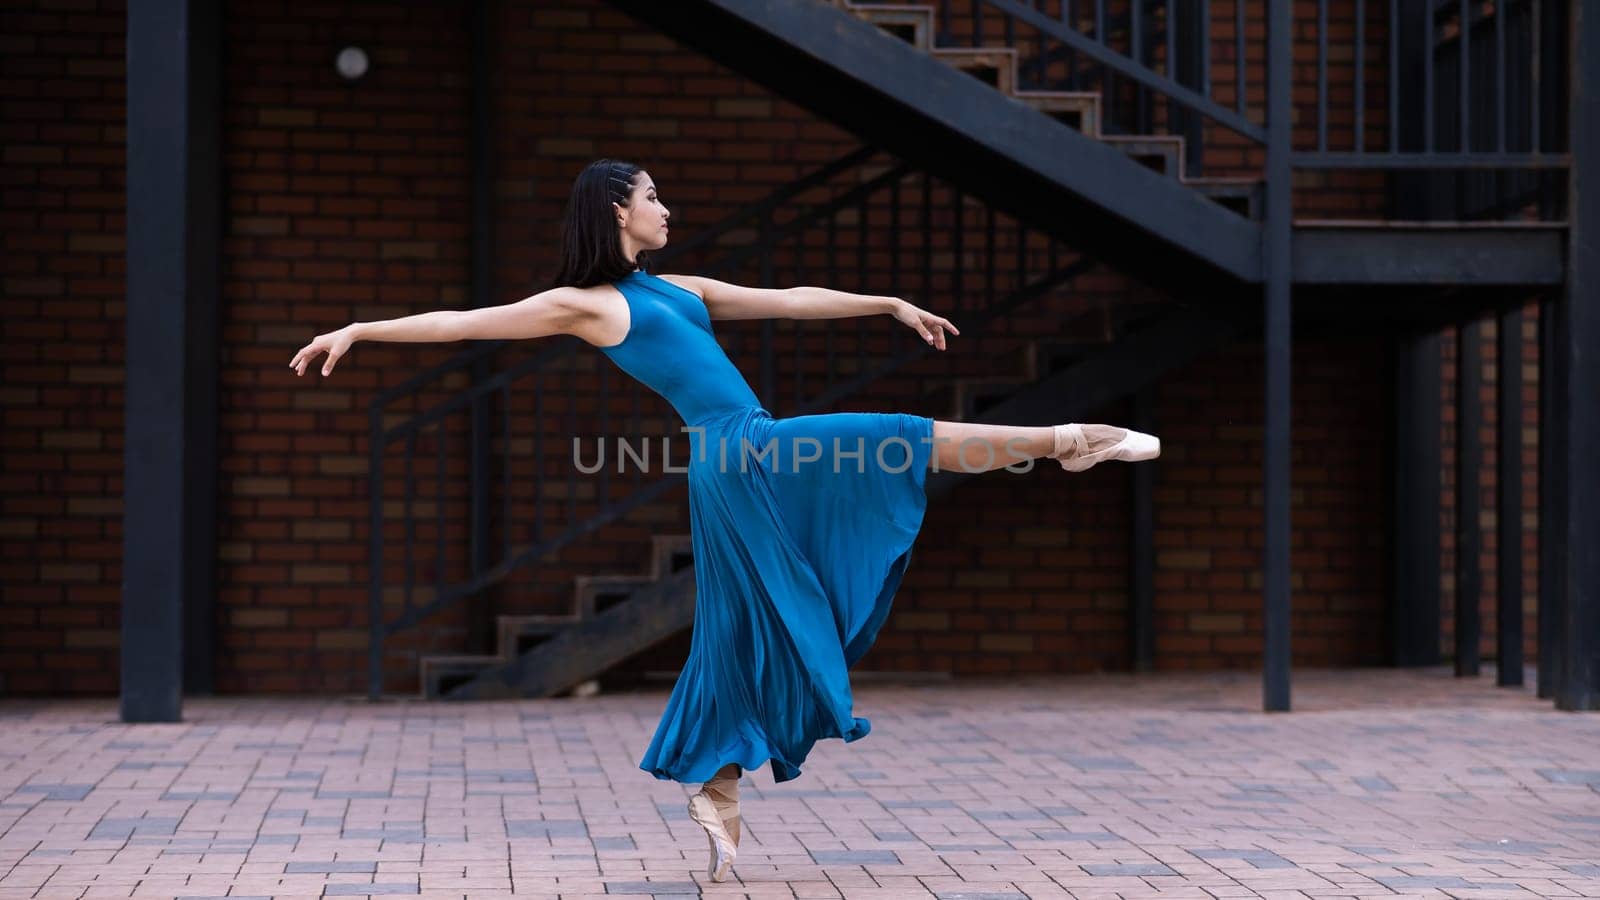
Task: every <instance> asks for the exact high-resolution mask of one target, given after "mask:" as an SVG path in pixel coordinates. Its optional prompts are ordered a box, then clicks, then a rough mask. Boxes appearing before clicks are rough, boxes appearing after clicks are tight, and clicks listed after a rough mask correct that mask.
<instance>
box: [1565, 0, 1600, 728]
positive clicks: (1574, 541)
mask: <svg viewBox="0 0 1600 900" xmlns="http://www.w3.org/2000/svg"><path fill="white" fill-rule="evenodd" d="M1570 16H1571V22H1572V27H1571V29H1570V40H1571V42H1572V43H1571V45H1570V46H1571V48H1572V49H1571V57H1570V58H1571V60H1572V65H1571V68H1570V75H1569V78H1570V81H1569V85H1570V86H1569V88H1568V90H1569V95H1568V96H1569V100H1568V102H1569V103H1570V109H1571V113H1570V114H1569V115H1568V117H1567V122H1568V127H1569V128H1570V129H1571V139H1570V145H1571V154H1572V170H1571V172H1570V173H1569V176H1568V179H1567V210H1568V212H1567V283H1566V291H1565V293H1564V296H1563V297H1562V302H1563V304H1564V305H1565V307H1566V308H1565V309H1564V310H1563V315H1562V324H1563V325H1565V326H1566V327H1565V328H1564V329H1562V332H1561V334H1560V340H1561V342H1562V344H1563V345H1564V346H1563V348H1562V350H1563V356H1564V357H1565V359H1564V365H1565V369H1566V379H1565V380H1566V388H1565V392H1566V397H1565V400H1566V403H1565V404H1564V406H1565V410H1564V412H1565V418H1566V429H1565V430H1566V434H1565V435H1564V436H1565V437H1566V446H1565V448H1564V449H1565V451H1566V471H1565V473H1564V474H1565V475H1566V479H1567V506H1566V510H1565V512H1566V520H1567V527H1566V548H1567V551H1568V552H1567V553H1566V556H1565V560H1564V561H1565V566H1566V576H1565V578H1564V581H1565V583H1566V590H1565V597H1564V600H1565V609H1564V610H1563V612H1564V613H1565V616H1564V621H1562V622H1561V624H1560V631H1561V635H1562V640H1563V641H1564V643H1565V645H1566V647H1565V652H1564V654H1563V659H1564V663H1565V664H1564V666H1563V669H1564V672H1563V673H1562V674H1563V676H1564V677H1563V678H1562V680H1561V683H1560V684H1559V686H1558V687H1557V690H1556V706H1557V708H1559V709H1567V710H1596V709H1600V477H1597V476H1596V473H1595V464H1594V461H1595V459H1596V458H1600V416H1596V415H1594V406H1593V399H1594V398H1595V397H1600V359H1596V356H1595V352H1594V348H1595V347H1600V304H1596V303H1595V302H1594V300H1595V295H1594V294H1595V289H1596V287H1597V286H1600V247H1597V246H1596V245H1595V234H1596V233H1600V184H1596V178H1597V177H1600V171H1597V170H1596V169H1595V168H1594V160H1595V157H1596V156H1600V10H1596V9H1595V8H1594V6H1593V4H1588V3H1580V2H1574V3H1572V4H1571V13H1570Z"/></svg>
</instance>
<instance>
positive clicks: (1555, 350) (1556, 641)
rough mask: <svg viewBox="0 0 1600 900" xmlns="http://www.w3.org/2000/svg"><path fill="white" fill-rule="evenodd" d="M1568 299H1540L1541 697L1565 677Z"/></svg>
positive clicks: (1547, 695) (1549, 694) (1552, 693)
mask: <svg viewBox="0 0 1600 900" xmlns="http://www.w3.org/2000/svg"><path fill="white" fill-rule="evenodd" d="M1562 305H1563V301H1562V299H1561V296H1560V294H1551V295H1549V296H1546V297H1544V298H1543V300H1542V301H1541V302H1540V304H1539V684H1538V692H1539V696H1540V697H1545V698H1552V697H1554V696H1555V695H1556V685H1558V684H1560V683H1561V682H1562V680H1563V678H1564V677H1565V676H1564V675H1563V671H1564V670H1563V668H1562V665H1561V657H1562V653H1563V652H1564V650H1565V646H1564V644H1563V643H1562V640H1561V630H1560V629H1561V623H1562V622H1563V621H1565V620H1566V615H1567V614H1566V604H1565V603H1564V602H1563V600H1562V598H1563V596H1564V591H1565V588H1566V558H1567V512H1566V508H1567V478H1566V464H1567V456H1566V446H1567V439H1566V425H1567V404H1566V380H1567V375H1566V370H1565V367H1564V366H1562V365H1561V362H1562V360H1563V358H1564V352H1563V346H1564V345H1563V344H1562V335H1563V334H1564V333H1565V329H1563V328H1562V327H1561V322H1560V317H1561V310H1562Z"/></svg>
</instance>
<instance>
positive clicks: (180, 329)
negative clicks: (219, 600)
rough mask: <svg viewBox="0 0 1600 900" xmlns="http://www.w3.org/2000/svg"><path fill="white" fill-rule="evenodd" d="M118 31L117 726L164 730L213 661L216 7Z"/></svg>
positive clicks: (177, 0) (201, 686) (164, 15)
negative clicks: (122, 151)
mask: <svg viewBox="0 0 1600 900" xmlns="http://www.w3.org/2000/svg"><path fill="white" fill-rule="evenodd" d="M127 23H128V25H127V28H128V30H127V59H128V72H127V220H126V227H127V238H126V240H127V243H126V247H127V251H126V252H127V315H126V316H125V322H126V342H127V344H126V381H125V388H124V406H123V412H124V418H123V422H124V424H123V429H124V451H123V466H124V468H123V484H124V489H123V554H122V559H123V568H122V646H121V716H122V721H124V722H177V721H181V720H182V716H183V692H184V691H185V690H189V691H192V692H195V693H209V692H210V691H211V690H212V684H213V683H212V670H213V667H214V661H215V660H214V652H215V644H214V635H215V632H216V610H215V606H214V602H213V598H214V596H215V593H216V592H215V590H214V582H215V570H214V566H215V559H216V539H217V533H216V494H217V489H216V488H217V426H218V414H217V378H218V354H217V349H216V348H217V345H218V330H217V324H218V323H217V308H218V305H219V303H218V296H217V295H218V289H219V275H218V271H219V263H218V258H219V245H218V237H217V236H218V234H219V233H220V223H221V214H222V201H221V192H220V185H221V155H220V151H219V147H220V131H221V129H220V125H219V111H220V107H221V98H220V88H219V86H218V81H219V77H218V76H219V74H220V72H221V50H220V47H221V43H222V41H221V13H220V11H219V8H218V7H217V6H216V5H215V4H210V3H201V2H190V0H134V2H133V3H132V4H131V5H130V6H129V8H128V15H127ZM284 362H285V364H287V362H288V360H287V358H286V359H285V360H284ZM175 512H176V514H175Z"/></svg>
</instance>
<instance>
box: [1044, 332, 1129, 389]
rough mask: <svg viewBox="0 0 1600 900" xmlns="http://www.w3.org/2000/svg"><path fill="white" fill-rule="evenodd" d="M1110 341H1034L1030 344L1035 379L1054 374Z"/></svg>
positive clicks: (1085, 339) (1090, 339) (1087, 339)
mask: <svg viewBox="0 0 1600 900" xmlns="http://www.w3.org/2000/svg"><path fill="white" fill-rule="evenodd" d="M1108 343H1110V341H1108V340H1099V339H1095V338H1083V339H1081V340H1048V341H1034V342H1033V343H1031V344H1029V345H1028V350H1029V351H1030V355H1031V357H1032V359H1031V360H1030V365H1031V367H1032V371H1033V377H1034V380H1038V379H1040V378H1045V377H1047V376H1049V375H1053V374H1055V373H1056V372H1059V371H1061V370H1062V369H1065V368H1067V367H1068V366H1071V365H1073V364H1074V363H1076V362H1077V361H1078V360H1080V359H1083V358H1084V357H1085V356H1088V355H1089V354H1091V353H1093V352H1095V350H1096V349H1098V348H1100V347H1104V346H1105V345H1106V344H1108Z"/></svg>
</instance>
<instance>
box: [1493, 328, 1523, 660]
mask: <svg viewBox="0 0 1600 900" xmlns="http://www.w3.org/2000/svg"><path fill="white" fill-rule="evenodd" d="M1498 338H1499V345H1498V348H1497V351H1496V353H1495V366H1496V370H1497V374H1496V377H1495V401H1496V419H1497V421H1496V424H1497V427H1498V435H1497V437H1496V439H1495V485H1496V487H1497V488H1498V490H1499V499H1498V500H1497V501H1496V502H1495V518H1496V522H1495V525H1496V528H1497V535H1496V541H1495V545H1496V546H1495V582H1496V601H1495V683H1496V684H1498V685H1500V686H1501V687H1520V686H1521V685H1522V310H1521V309H1520V308H1519V309H1512V310H1509V311H1507V312H1505V313H1504V314H1502V315H1501V316H1500V327H1499V331H1498Z"/></svg>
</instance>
